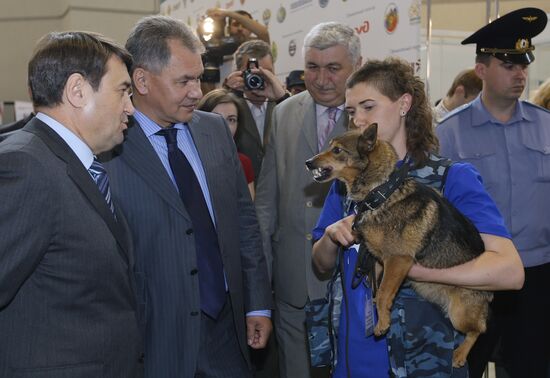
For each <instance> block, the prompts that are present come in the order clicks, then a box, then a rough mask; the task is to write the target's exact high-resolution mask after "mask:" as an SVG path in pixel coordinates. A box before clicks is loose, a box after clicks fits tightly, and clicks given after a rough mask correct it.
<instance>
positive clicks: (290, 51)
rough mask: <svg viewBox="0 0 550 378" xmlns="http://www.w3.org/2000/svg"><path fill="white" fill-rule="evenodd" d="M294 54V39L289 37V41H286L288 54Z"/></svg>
mask: <svg viewBox="0 0 550 378" xmlns="http://www.w3.org/2000/svg"><path fill="white" fill-rule="evenodd" d="M294 54H296V41H295V40H294V39H291V40H290V42H288V55H290V56H294Z"/></svg>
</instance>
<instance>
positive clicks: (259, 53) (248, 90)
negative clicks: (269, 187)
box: [223, 40, 290, 177]
mask: <svg viewBox="0 0 550 378" xmlns="http://www.w3.org/2000/svg"><path fill="white" fill-rule="evenodd" d="M234 63H235V67H236V68H237V71H234V72H232V73H230V74H229V75H228V76H227V77H226V79H225V80H224V83H223V86H224V87H225V88H227V89H230V90H232V91H233V92H235V93H237V94H238V95H239V99H240V101H241V102H242V105H243V110H244V112H243V116H242V123H239V128H238V129H237V134H236V135H235V142H236V143H237V149H238V150H239V151H240V152H242V153H244V154H246V155H247V156H248V157H250V159H251V160H252V167H253V169H254V175H255V176H256V177H258V175H259V173H260V168H261V164H262V159H263V156H264V146H265V145H266V143H267V137H268V135H269V129H270V125H271V113H272V111H273V108H274V107H275V105H276V104H278V103H280V102H282V101H283V100H285V99H287V98H288V97H289V96H290V94H289V93H288V92H287V91H286V90H285V88H284V86H283V84H282V83H281V82H280V81H279V79H278V78H277V77H276V76H275V70H274V66H273V56H272V54H271V48H270V47H269V44H267V43H266V42H264V41H260V40H252V41H247V42H245V43H243V44H241V45H240V46H239V48H238V49H237V51H236V52H235V54H234Z"/></svg>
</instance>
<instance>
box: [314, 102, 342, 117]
mask: <svg viewBox="0 0 550 378" xmlns="http://www.w3.org/2000/svg"><path fill="white" fill-rule="evenodd" d="M333 107H334V106H331V107H330V108H333ZM336 108H338V114H336V118H338V116H339V115H340V112H342V111H343V110H344V104H341V105H339V106H336ZM328 109H329V107H328V106H324V105H321V104H317V103H316V104H315V112H316V114H317V118H319V117H322V116H324V115H325V114H327V113H326V112H327V110H328Z"/></svg>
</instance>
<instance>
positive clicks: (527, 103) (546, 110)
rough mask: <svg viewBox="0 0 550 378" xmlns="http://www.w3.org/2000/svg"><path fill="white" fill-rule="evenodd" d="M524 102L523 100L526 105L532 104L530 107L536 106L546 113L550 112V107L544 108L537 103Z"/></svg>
mask: <svg viewBox="0 0 550 378" xmlns="http://www.w3.org/2000/svg"><path fill="white" fill-rule="evenodd" d="M522 102H523V105H525V106H530V107H532V108H535V109H539V110H544V111H545V112H546V113H550V110H549V109H546V108H543V107H542V106H540V105H537V104H533V103H532V102H530V101H522Z"/></svg>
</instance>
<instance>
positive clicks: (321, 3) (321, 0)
mask: <svg viewBox="0 0 550 378" xmlns="http://www.w3.org/2000/svg"><path fill="white" fill-rule="evenodd" d="M327 5H328V0H319V6H320V7H321V8H324V7H326V6H327Z"/></svg>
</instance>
